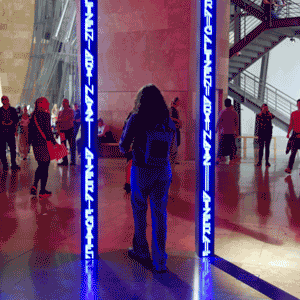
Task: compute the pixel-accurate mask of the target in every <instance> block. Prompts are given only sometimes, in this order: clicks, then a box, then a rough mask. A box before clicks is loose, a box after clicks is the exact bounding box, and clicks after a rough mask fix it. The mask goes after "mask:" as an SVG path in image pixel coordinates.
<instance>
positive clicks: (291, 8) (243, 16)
mask: <svg viewBox="0 0 300 300" xmlns="http://www.w3.org/2000/svg"><path fill="white" fill-rule="evenodd" d="M251 2H252V3H254V4H256V5H259V6H260V5H261V3H262V0H253V1H251ZM285 3H286V5H285V6H282V7H276V6H275V9H274V11H275V13H276V14H277V15H278V17H279V18H280V19H285V18H294V17H300V4H298V3H295V2H293V1H285ZM239 20H240V22H239V23H240V37H239V39H237V40H236V41H235V36H234V34H235V33H234V32H235V23H236V22H238V21H239ZM261 23H262V21H261V20H259V19H257V18H256V17H254V16H252V15H251V14H249V13H248V12H246V11H244V10H243V9H242V10H241V12H240V13H239V14H237V15H236V16H235V17H234V18H233V19H232V20H231V22H230V25H229V47H230V48H231V47H232V46H233V45H234V44H235V43H236V42H238V41H239V40H242V39H243V38H244V37H245V36H246V35H248V34H249V33H250V32H251V31H252V30H254V29H255V28H256V27H257V26H258V25H259V24H261Z"/></svg>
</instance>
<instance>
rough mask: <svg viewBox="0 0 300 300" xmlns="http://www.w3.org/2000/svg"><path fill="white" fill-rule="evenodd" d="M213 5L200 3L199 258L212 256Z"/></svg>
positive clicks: (205, 1)
mask: <svg viewBox="0 0 300 300" xmlns="http://www.w3.org/2000/svg"><path fill="white" fill-rule="evenodd" d="M216 5H217V0H203V1H202V0H201V2H200V61H199V64H198V66H199V72H200V74H199V78H200V81H199V102H198V104H199V108H198V109H199V114H198V122H199V123H198V129H199V136H198V137H197V138H198V150H199V151H198V152H199V153H198V155H197V163H198V164H199V165H198V166H197V172H198V174H197V182H198V187H197V192H198V193H197V197H198V199H197V200H198V205H197V209H198V211H197V215H196V222H197V224H196V248H197V254H198V255H199V256H200V257H207V256H213V255H214V232H215V230H214V211H215V207H214V194H215V101H216V100H215V56H216Z"/></svg>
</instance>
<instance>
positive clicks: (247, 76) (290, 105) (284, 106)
mask: <svg viewBox="0 0 300 300" xmlns="http://www.w3.org/2000/svg"><path fill="white" fill-rule="evenodd" d="M236 79H239V82H240V85H239V86H237V88H239V89H241V90H242V91H244V94H246V93H247V94H248V95H251V96H252V97H253V98H255V99H258V101H259V103H267V104H268V106H269V108H270V109H271V110H274V111H278V112H279V113H280V114H282V115H284V116H286V117H288V118H289V117H290V115H291V113H292V112H293V111H295V110H297V106H296V101H295V99H293V98H292V97H290V96H289V95H287V94H285V93H283V92H281V91H280V90H278V89H277V88H276V87H274V86H272V85H270V84H268V83H266V82H263V81H261V80H260V78H259V77H257V76H255V75H253V74H251V73H250V72H247V71H244V72H242V73H240V74H238V75H237V76H236V77H235V78H234V79H233V80H231V81H230V84H231V85H235V84H234V80H236ZM260 88H261V90H264V97H263V99H260V96H261V95H259V91H260Z"/></svg>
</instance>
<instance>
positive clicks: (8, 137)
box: [0, 132, 17, 170]
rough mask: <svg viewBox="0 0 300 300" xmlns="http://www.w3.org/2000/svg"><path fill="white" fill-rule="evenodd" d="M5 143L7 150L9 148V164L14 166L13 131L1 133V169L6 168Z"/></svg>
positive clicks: (14, 144) (14, 140)
mask: <svg viewBox="0 0 300 300" xmlns="http://www.w3.org/2000/svg"><path fill="white" fill-rule="evenodd" d="M6 143H7V144H8V147H9V150H10V160H11V165H12V166H16V165H17V163H16V157H17V153H16V138H15V132H11V133H1V141H0V159H1V162H2V164H3V169H6V170H7V168H8V162H7V158H6Z"/></svg>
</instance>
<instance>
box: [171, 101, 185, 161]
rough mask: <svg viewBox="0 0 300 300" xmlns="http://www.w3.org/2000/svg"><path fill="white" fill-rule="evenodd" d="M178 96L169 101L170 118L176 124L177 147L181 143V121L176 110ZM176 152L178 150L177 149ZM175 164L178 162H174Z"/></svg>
mask: <svg viewBox="0 0 300 300" xmlns="http://www.w3.org/2000/svg"><path fill="white" fill-rule="evenodd" d="M179 104H180V102H179V98H178V97H176V98H175V99H174V100H173V101H172V103H171V120H172V121H173V122H174V123H175V126H176V139H177V149H178V147H179V146H180V144H181V139H180V129H181V128H182V121H181V120H180V119H179V112H178V110H177V107H178V106H179ZM177 152H178V150H177ZM176 164H179V163H178V162H176Z"/></svg>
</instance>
